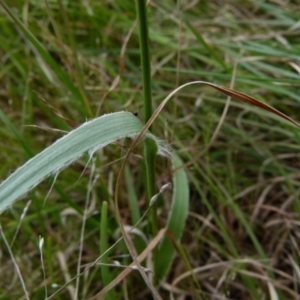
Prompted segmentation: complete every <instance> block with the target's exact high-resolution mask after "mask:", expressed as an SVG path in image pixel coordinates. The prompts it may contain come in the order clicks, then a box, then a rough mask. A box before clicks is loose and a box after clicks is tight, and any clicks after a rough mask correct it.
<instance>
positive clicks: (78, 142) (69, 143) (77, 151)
mask: <svg viewBox="0 0 300 300" xmlns="http://www.w3.org/2000/svg"><path fill="white" fill-rule="evenodd" d="M142 128H143V124H142V123H141V121H140V120H139V119H138V118H137V117H135V116H134V115H133V114H132V113H130V112H117V113H112V114H106V115H103V116H101V117H99V118H96V119H93V120H91V121H88V122H86V123H84V124H83V125H81V126H80V127H78V128H76V129H74V130H73V131H71V132H70V133H68V134H67V135H65V136H63V137H62V138H60V139H59V140H57V141H56V142H55V143H54V144H52V145H51V146H50V147H48V148H46V149H45V150H44V151H42V152H41V153H39V154H37V155H36V156H35V157H33V158H32V159H30V160H29V161H28V162H26V163H25V164H24V165H23V166H22V167H20V168H19V169H17V170H16V171H15V172H14V173H13V174H12V175H11V176H9V177H8V178H7V179H6V180H5V181H3V182H2V183H1V185H0V213H1V212H2V211H3V210H4V209H5V208H7V207H8V206H10V205H11V204H13V202H15V201H16V200H17V199H18V198H20V197H21V196H23V195H24V194H26V193H27V192H28V191H29V190H30V189H31V188H33V187H34V186H36V185H37V184H38V183H40V182H41V181H42V180H43V179H45V178H46V177H47V176H49V175H54V174H56V173H57V172H59V171H60V170H61V169H63V168H65V167H67V166H68V165H69V164H71V163H72V162H74V161H75V160H76V159H78V158H79V157H80V156H82V155H83V154H84V153H85V152H87V151H89V154H90V155H92V154H93V153H94V152H95V151H96V150H97V149H99V148H102V147H104V146H105V145H107V144H110V143H112V142H114V141H116V140H118V139H120V138H124V137H131V136H135V135H136V134H138V133H139V132H140V131H141V129H142ZM147 135H148V134H147ZM149 136H150V137H152V138H154V139H155V137H154V136H153V135H150V134H149Z"/></svg>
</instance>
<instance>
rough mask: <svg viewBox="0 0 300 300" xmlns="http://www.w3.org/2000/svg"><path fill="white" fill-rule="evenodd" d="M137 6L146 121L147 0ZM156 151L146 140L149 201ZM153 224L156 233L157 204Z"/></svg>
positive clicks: (149, 111)
mask: <svg viewBox="0 0 300 300" xmlns="http://www.w3.org/2000/svg"><path fill="white" fill-rule="evenodd" d="M136 8H137V15H138V21H139V32H140V53H141V67H142V81H143V96H144V114H145V122H147V121H148V120H149V119H150V117H151V115H152V97H151V65H150V50H149V37H148V21H147V8H146V1H145V0H137V1H136ZM150 130H151V128H150ZM155 152H156V147H153V143H151V141H149V140H146V141H145V150H144V155H145V163H146V177H147V199H148V203H149V201H150V199H151V197H152V196H153V195H154V194H155V170H154V159H155V154H156V153H155ZM151 224H152V234H153V235H155V234H156V233H157V215H156V207H155V206H154V207H153V208H152V210H151Z"/></svg>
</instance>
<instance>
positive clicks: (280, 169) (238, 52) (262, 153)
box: [0, 0, 300, 299]
mask: <svg viewBox="0 0 300 300" xmlns="http://www.w3.org/2000/svg"><path fill="white" fill-rule="evenodd" d="M5 3H6V4H5ZM0 4H1V14H0V29H1V35H0V59H1V71H0V76H1V89H0V119H1V121H2V126H1V127H0V149H1V151H0V162H1V163H0V177H1V178H2V179H3V180H4V179H5V178H6V177H8V176H9V174H10V173H12V172H13V171H14V170H15V169H17V168H18V167H19V166H21V165H22V164H23V163H24V162H26V161H27V160H28V159H29V158H30V157H32V156H33V155H35V154H37V153H39V152H41V151H42V150H43V149H44V148H46V147H47V146H49V145H50V144H52V143H53V142H54V141H55V140H56V139H58V138H59V137H61V136H62V134H63V133H62V132H60V131H57V130H56V129H59V130H64V131H69V130H71V128H74V127H76V126H77V125H76V124H81V123H84V122H85V121H86V120H88V119H91V118H94V117H97V116H100V115H102V114H105V113H110V112H116V111H121V110H127V111H131V112H134V113H135V112H137V113H138V118H140V119H141V120H143V116H144V104H143V94H142V73H141V67H140V54H141V53H140V46H139V34H138V32H139V31H138V24H137V23H136V17H137V13H136V11H137V9H136V3H135V1H127V0H122V1H88V0H82V1H68V0H57V1H54V0H51V1H50V0H48V1H37V0H27V1H19V0H13V1H4V0H1V1H0ZM4 6H8V7H9V9H10V11H11V12H12V13H13V15H14V16H16V17H17V18H18V19H19V20H20V21H21V22H22V23H23V24H24V26H25V27H26V28H27V29H28V30H29V31H30V32H31V33H32V34H33V36H34V37H35V38H36V39H37V40H38V41H39V42H40V44H41V45H42V46H43V49H44V50H46V51H47V53H48V54H50V56H51V57H52V59H53V60H54V62H55V63H56V64H57V65H58V66H59V67H60V69H59V70H62V72H61V73H60V71H59V70H58V69H55V65H54V64H51V63H49V62H48V63H47V62H46V61H45V57H46V56H45V55H46V54H45V53H43V52H41V51H39V49H37V48H36V47H34V46H33V44H32V43H31V42H30V39H29V38H28V37H27V36H26V34H24V31H22V30H21V28H20V26H19V25H18V23H17V22H16V21H15V20H12V19H11V18H10V17H9V16H8V14H7V12H6V11H5V10H4V8H3V7H4ZM147 10H148V26H149V39H150V43H149V45H150V55H151V67H152V88H151V91H152V97H153V103H154V108H155V107H157V106H158V104H159V103H160V102H161V101H162V100H163V99H164V98H165V97H166V96H167V95H168V94H169V93H170V92H172V91H173V90H174V89H175V88H177V87H178V86H180V85H181V84H184V83H187V82H190V81H194V80H204V81H208V82H212V83H215V84H219V85H223V86H226V87H232V88H233V89H236V90H238V91H242V92H244V93H247V94H249V95H251V96H253V97H256V98H257V99H259V100H261V101H262V102H265V103H268V104H270V105H272V106H273V107H275V108H277V109H279V110H281V111H282V112H284V113H285V114H287V115H289V116H290V117H292V118H294V119H295V120H298V121H299V120H300V118H299V101H300V96H299V74H300V64H299V53H300V48H299V44H300V23H299V15H300V6H299V3H298V1H284V0H273V1H256V0H245V1H239V0H236V1H234V0H229V1H217V0H216V1H215V0H213V1H197V0H195V1H177V2H176V1H169V0H168V1H149V4H148V6H147ZM43 100H45V101H46V102H47V104H45V102H44V101H43ZM54 109H56V110H58V111H59V112H60V113H61V114H62V115H63V116H65V117H66V118H68V119H69V120H72V122H74V123H72V122H65V121H64V120H63V119H62V118H61V117H59V116H57V115H56V114H54V113H53V110H54ZM29 125H30V126H29ZM32 125H34V126H32ZM45 129H46V130H45ZM152 130H153V133H154V134H155V135H156V136H158V137H160V138H161V139H163V140H165V141H167V143H168V144H169V145H170V147H171V148H172V149H176V150H177V153H178V154H179V155H180V157H181V159H182V160H183V161H184V163H186V165H185V170H186V173H187V175H188V180H189V189H190V198H189V215H188V219H187V222H186V226H185V229H184V231H183V233H182V239H181V243H180V245H179V246H178V247H179V248H178V249H182V250H181V252H180V251H179V250H178V249H177V255H176V257H175V260H174V261H173V264H172V266H171V268H170V269H169V272H168V274H167V275H166V276H165V277H163V278H159V280H157V282H155V280H154V282H155V288H156V289H157V291H158V292H159V294H160V295H161V297H162V298H163V299H169V298H171V297H174V299H300V296H299V294H300V286H299V282H300V268H299V259H300V230H299V225H300V222H299V215H300V199H299V192H300V186H299V181H298V178H299V177H300V172H299V148H300V146H299V138H300V132H299V130H298V129H296V128H295V127H294V126H292V125H290V124H288V123H287V122H286V121H285V120H282V119H279V118H278V117H275V116H273V115H271V114H270V113H268V112H265V111H263V110H260V109H258V108H256V107H253V106H250V105H248V104H244V103H240V102H237V101H235V100H231V99H228V98H226V96H224V95H222V94H220V93H219V92H216V91H215V90H213V89H211V88H210V87H205V86H201V85H193V86H190V87H187V88H185V89H183V90H181V91H179V92H178V93H177V94H176V95H175V96H174V97H173V99H172V101H170V102H169V103H168V104H167V106H166V107H165V108H164V110H163V111H162V112H161V114H160V115H159V117H158V118H157V119H156V121H155V122H154V124H153V129H152ZM129 146H130V141H127V140H125V141H123V142H122V143H121V142H120V143H116V144H113V145H109V146H107V147H106V148H104V149H103V150H101V151H99V153H97V155H95V158H94V159H93V161H92V163H90V164H89V165H87V166H86V164H87V162H88V157H86V156H85V157H83V158H81V159H79V160H78V161H77V162H76V163H74V164H72V165H71V166H69V167H68V168H67V169H65V170H63V171H62V172H61V173H60V174H59V176H58V177H57V178H56V182H55V184H54V185H53V189H51V186H52V183H53V179H49V180H45V181H43V182H42V183H41V184H40V185H39V186H38V187H36V188H35V189H34V190H33V191H32V192H31V193H30V194H29V195H27V196H26V197H25V199H23V200H22V201H19V202H17V203H16V204H15V205H14V206H13V207H12V208H11V209H9V210H8V211H6V212H5V213H3V214H2V215H1V227H2V230H3V232H1V237H0V245H1V246H0V247H1V248H0V299H25V298H26V297H27V298H28V297H30V299H44V298H47V296H48V297H50V296H51V295H54V296H53V299H92V297H94V296H95V295H96V298H97V295H98V294H97V293H98V292H99V291H100V290H101V289H102V288H103V287H104V286H105V285H107V284H108V283H109V282H110V281H111V280H113V279H114V278H115V277H116V276H117V275H118V274H119V273H120V272H121V271H122V269H120V268H117V267H116V266H114V267H112V266H110V267H107V266H106V267H104V266H103V265H101V264H97V265H96V266H93V267H92V268H90V269H88V271H87V272H85V273H84V274H83V275H81V276H79V277H78V278H79V279H77V281H76V279H75V280H72V281H71V279H72V278H73V277H76V275H77V274H79V273H80V271H82V270H83V269H84V267H85V266H87V265H88V264H89V263H91V262H93V261H95V259H97V257H99V255H100V253H103V248H101V243H100V239H101V238H103V235H104V232H103V229H101V221H102V219H103V218H102V217H104V216H106V214H105V212H104V211H103V209H104V208H103V203H108V207H107V209H108V213H107V220H106V223H105V228H106V233H105V234H107V238H106V239H104V240H105V242H107V247H109V246H111V245H113V244H114V242H115V241H116V240H117V238H118V237H119V236H120V233H119V229H118V228H119V226H118V222H117V220H116V218H115V215H114V208H113V203H112V202H113V193H114V186H115V182H116V176H117V174H118V171H119V169H120V161H121V160H122V158H123V157H124V155H125V154H126V151H127V150H128V147H129ZM142 158H143V151H142V145H139V146H138V147H137V148H136V149H135V150H134V154H133V155H132V156H131V157H130V159H129V167H128V168H126V170H125V175H124V178H125V180H123V181H122V182H121V193H120V195H119V198H120V199H119V201H120V209H121V214H122V217H123V219H124V221H125V223H126V224H128V225H133V224H134V223H135V220H137V219H139V218H140V216H141V215H142V214H143V212H145V211H146V209H147V207H146V191H145V167H144V163H143V159H142ZM155 166H156V188H157V190H159V188H160V187H161V186H162V185H163V184H165V183H166V182H169V181H170V179H171V178H172V168H171V166H170V162H169V160H168V159H167V158H157V159H156V164H155ZM91 175H92V176H91ZM49 191H50V193H49V195H47V193H48V192H49ZM87 191H89V192H90V194H91V203H90V205H89V217H88V218H87V220H86V223H85V232H84V237H82V236H81V232H82V220H83V218H82V216H83V215H85V214H86V210H85V205H86V204H85V200H86V198H87ZM171 194H172V192H171V191H169V192H166V193H165V194H164V195H163V199H164V201H162V200H160V203H159V207H158V227H159V228H163V227H164V226H165V224H166V220H167V218H168V213H169V208H170V201H171ZM46 196H47V201H46V202H45V203H44V199H45V197H46ZM128 198H131V199H132V198H134V199H136V207H135V208H132V207H131V210H130V209H129V205H128ZM29 200H30V201H29ZM103 201H107V202H103ZM43 203H44V204H43ZM26 205H27V206H26ZM24 207H26V209H24ZM133 210H134V211H135V213H136V215H135V218H136V219H134V218H133ZM100 212H101V213H100ZM101 216H102V217H101ZM149 219H150V218H148V216H146V217H145V218H144V219H143V220H142V223H141V224H140V227H139V228H138V230H137V233H136V234H134V235H133V240H134V243H135V246H136V248H137V250H138V252H141V251H142V249H144V248H145V247H146V246H147V242H149V243H150V241H151V239H152V238H153V236H152V235H151V230H149V222H150V221H149ZM101 230H102V231H101ZM4 237H5V238H6V240H7V241H8V244H9V245H10V247H7V246H6V244H5V243H4V239H5V238H4ZM40 237H43V238H44V244H43V247H39V244H41V242H40V241H41V239H40ZM80 245H83V248H82V253H81V256H80V261H81V267H80V269H79V270H78V259H79V258H78V253H79V249H80ZM102 246H103V243H102ZM41 253H43V254H42V255H41ZM41 256H42V257H43V259H41ZM13 258H14V260H15V261H16V262H17V264H18V266H19V269H20V273H21V274H22V278H23V280H24V284H25V286H26V289H27V291H28V295H26V293H25V292H24V289H23V288H22V286H21V284H20V280H19V277H20V276H19V275H18V274H17V272H16V269H15V267H14V261H13ZM155 259H156V260H157V261H158V263H159V261H160V260H162V261H163V260H164V259H165V258H164V257H158V258H157V257H156V258H155ZM107 260H108V262H110V263H113V261H116V260H117V261H118V262H119V263H120V264H121V265H123V266H125V265H128V264H129V263H131V260H130V258H129V256H128V251H127V249H126V246H125V244H124V243H123V242H121V243H119V244H117V245H116V246H115V247H114V249H113V251H112V252H111V253H110V254H109V256H108V258H107ZM156 263H157V262H156ZM145 266H147V267H150V268H151V266H152V264H151V260H148V262H147V265H145ZM191 269H192V270H193V271H194V272H190V270H191ZM103 270H104V271H103ZM192 273H193V275H191V274H192ZM66 283H68V285H67V286H65V287H64V288H62V289H60V288H61V287H63V285H64V284H66ZM45 287H46V291H45ZM46 292H47V294H46ZM46 295H47V296H46ZM99 297H100V296H99ZM106 298H107V299H151V298H152V295H151V291H150V290H149V288H148V287H147V286H146V285H145V283H144V281H143V279H142V278H141V276H140V275H139V273H138V272H133V273H131V274H130V275H129V276H128V277H126V279H124V280H123V281H122V283H120V284H118V285H116V286H115V287H114V288H113V289H112V291H111V292H110V293H108V294H106Z"/></svg>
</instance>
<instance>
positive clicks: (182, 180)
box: [155, 153, 189, 278]
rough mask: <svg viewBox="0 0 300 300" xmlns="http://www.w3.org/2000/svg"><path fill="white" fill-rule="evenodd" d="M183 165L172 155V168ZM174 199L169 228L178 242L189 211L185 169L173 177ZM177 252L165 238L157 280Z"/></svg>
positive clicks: (157, 268) (159, 259)
mask: <svg viewBox="0 0 300 300" xmlns="http://www.w3.org/2000/svg"><path fill="white" fill-rule="evenodd" d="M181 165H182V161H181V159H180V158H179V157H178V156H177V155H176V154H175V153H173V154H172V167H173V169H176V168H178V167H180V166H181ZM173 186H174V188H173V199H172V206H171V210H170V214H169V218H168V223H167V228H168V230H169V231H170V232H171V233H172V235H173V237H174V239H175V240H178V239H179V238H180V237H181V235H182V231H183V229H184V225H185V221H186V218H187V214H188V209H189V185H188V179H187V176H186V173H185V171H184V169H179V170H178V171H176V172H175V173H174V175H173ZM174 253H175V250H174V247H173V245H172V243H171V242H170V240H169V239H168V238H167V237H164V239H163V241H162V243H161V245H160V247H159V249H158V251H157V261H156V262H155V263H156V265H155V275H156V276H157V278H163V277H164V276H165V275H166V273H167V271H168V269H169V267H170V265H171V263H172V259H173V256H174Z"/></svg>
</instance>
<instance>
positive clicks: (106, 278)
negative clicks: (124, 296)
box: [100, 201, 116, 299]
mask: <svg viewBox="0 0 300 300" xmlns="http://www.w3.org/2000/svg"><path fill="white" fill-rule="evenodd" d="M107 229H108V224H107V202H106V201H103V203H102V207H101V220H100V253H101V254H102V253H103V255H102V258H101V263H103V264H108V253H106V254H104V253H105V251H106V250H107V249H108V236H107V231H108V230H107ZM101 276H102V281H103V284H104V285H105V286H107V285H108V284H109V283H110V282H111V276H110V272H109V267H108V266H101ZM107 299H116V297H115V294H114V291H113V290H110V291H109V292H108V293H107Z"/></svg>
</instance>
